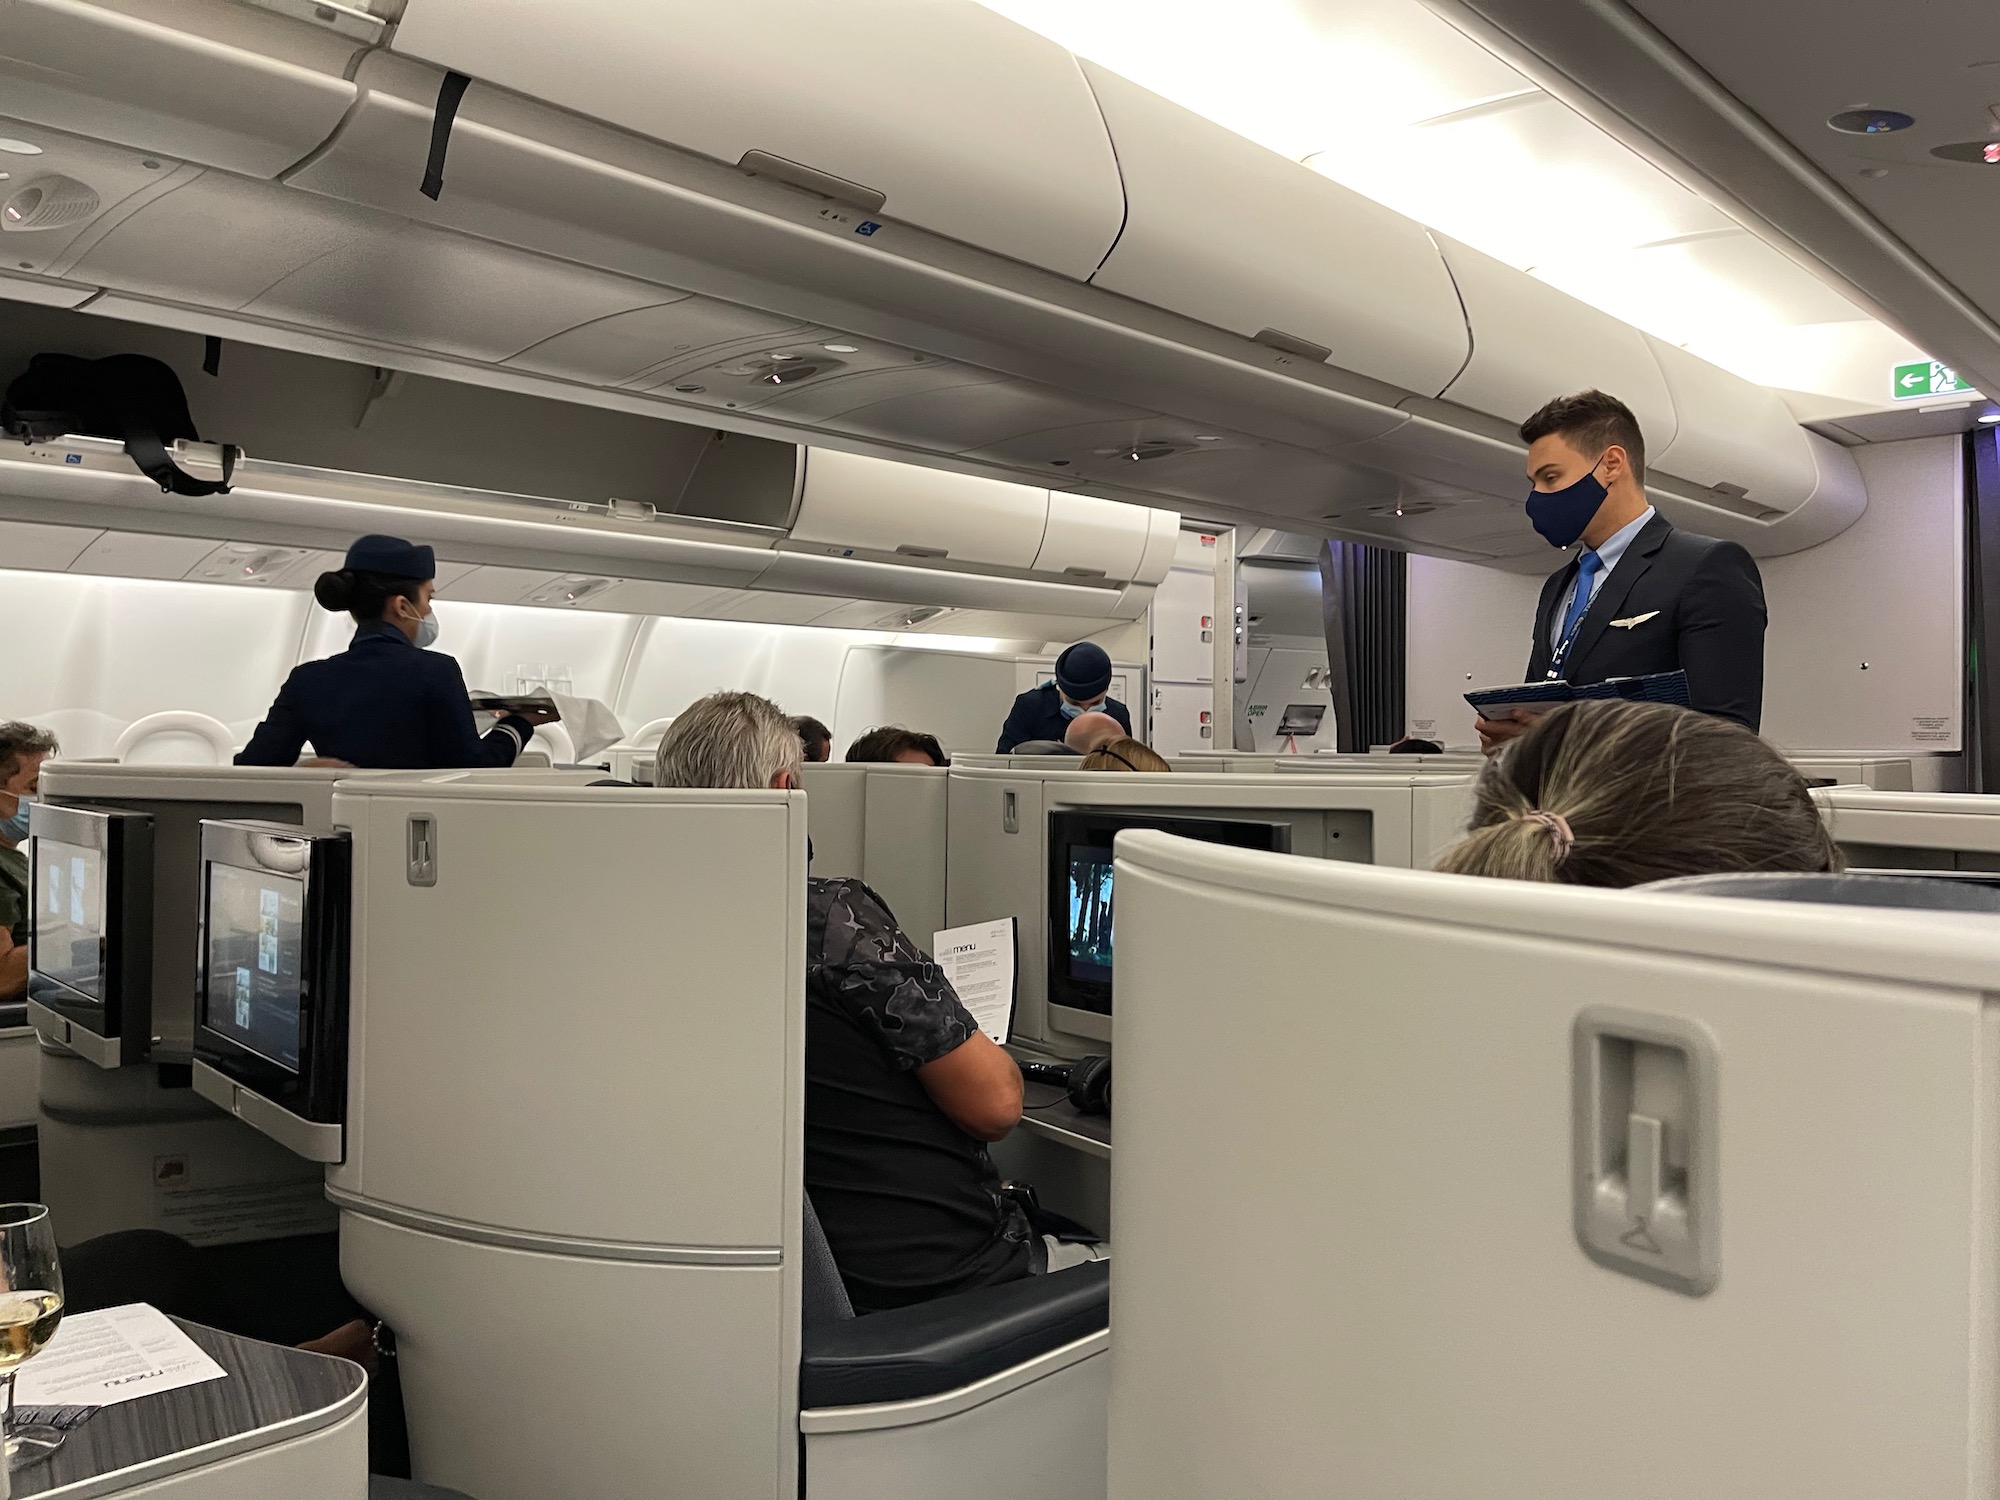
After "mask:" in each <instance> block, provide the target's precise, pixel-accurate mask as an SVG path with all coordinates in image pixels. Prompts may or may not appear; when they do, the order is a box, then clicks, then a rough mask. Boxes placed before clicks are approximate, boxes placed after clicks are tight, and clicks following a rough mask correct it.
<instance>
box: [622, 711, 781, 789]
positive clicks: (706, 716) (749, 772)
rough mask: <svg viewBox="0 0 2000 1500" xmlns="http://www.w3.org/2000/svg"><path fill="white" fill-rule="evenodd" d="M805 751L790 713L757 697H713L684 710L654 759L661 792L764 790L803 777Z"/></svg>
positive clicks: (655, 778)
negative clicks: (781, 779) (784, 776)
mask: <svg viewBox="0 0 2000 1500" xmlns="http://www.w3.org/2000/svg"><path fill="white" fill-rule="evenodd" d="M804 758H805V749H804V747H803V746H802V745H801V744H800V743H799V732H798V731H797V730H796V729H794V728H793V727H792V721H791V718H790V716H789V715H787V714H786V712H785V711H784V710H783V709H782V708H780V707H778V705H777V704H775V703H773V702H771V700H770V699H768V698H760V697H758V696H757V695H756V694H755V693H712V694H710V695H709V696H708V697H706V698H703V699H701V700H699V701H698V702H695V703H692V704H690V705H688V707H687V708H685V709H684V710H682V712H681V714H680V715H679V717H677V718H676V719H675V720H674V722H673V724H672V725H671V726H670V727H669V728H668V730H667V732H666V733H665V734H664V735H662V736H661V737H660V748H659V750H658V752H657V753H656V754H655V755H654V757H653V784H654V785H655V786H685V787H723V788H731V787H734V788H745V789H752V790H761V789H763V788H765V787H768V786H770V784H771V783H772V782H773V781H774V780H776V779H777V777H778V776H779V775H780V774H781V773H783V772H786V771H790V772H791V773H792V776H793V778H794V779H795V780H796V778H797V777H798V775H799V771H800V767H801V763H802V762H803V761H804Z"/></svg>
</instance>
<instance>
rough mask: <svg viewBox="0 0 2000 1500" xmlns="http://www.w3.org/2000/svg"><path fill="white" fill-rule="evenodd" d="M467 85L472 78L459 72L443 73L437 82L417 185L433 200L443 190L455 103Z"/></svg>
mask: <svg viewBox="0 0 2000 1500" xmlns="http://www.w3.org/2000/svg"><path fill="white" fill-rule="evenodd" d="M471 86H472V80H471V79H470V78H467V77H466V76H465V75H464V74H463V73H447V74H445V75H444V82H443V83H440V84H439V85H438V97H437V112H436V113H435V114H433V115H432V116H431V154H430V159H429V160H428V161H427V162H425V163H424V180H423V182H422V183H421V184H420V185H419V186H418V188H417V191H418V192H420V193H422V194H423V195H424V196H425V197H426V198H428V199H430V200H431V202H433V203H435V202H437V200H438V195H439V194H440V193H442V192H443V191H444V157H445V153H446V152H447V151H449V150H450V149H451V127H452V122H453V121H455V120H457V119H458V106H459V105H460V104H461V103H463V102H464V100H465V91H466V90H467V89H468V88H470V87H471Z"/></svg>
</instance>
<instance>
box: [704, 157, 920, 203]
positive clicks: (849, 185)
mask: <svg viewBox="0 0 2000 1500" xmlns="http://www.w3.org/2000/svg"><path fill="white" fill-rule="evenodd" d="M736 165H737V166H738V167H740V168H742V169H743V170H744V171H745V172H748V173H749V174H750V175H751V176H752V177H768V178H770V179H771V180H772V181H773V182H782V183H784V184H785V185H786V186H787V187H795V188H798V189H799V190H800V191H801V192H806V193H811V194H813V195H814V196H815V197H819V198H831V199H832V200H833V201H834V202H835V203H846V204H851V205H852V206H853V207H855V208H858V209H860V210H861V211H862V212H863V213H865V214H877V213H880V212H881V211H882V205H883V204H885V203H887V202H888V201H889V195H888V194H887V193H880V192H877V191H876V190H875V189H874V188H872V187H863V186H862V185H861V184H860V183H858V182H849V181H848V180H847V179H846V178H845V177H836V176H834V175H833V174H832V173H831V172H822V171H820V170H819V168H817V167H809V166H806V165H805V164H804V163H803V162H796V161H787V160H786V159H785V158H784V157H782V156H773V155H771V153H770V152H768V151H745V152H744V153H743V156H742V158H741V159H740V160H739V161H738V162H737V163H736Z"/></svg>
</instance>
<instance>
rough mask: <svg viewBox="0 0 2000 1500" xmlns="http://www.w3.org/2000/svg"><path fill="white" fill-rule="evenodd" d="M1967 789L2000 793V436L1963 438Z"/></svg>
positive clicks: (1989, 431) (1984, 433) (1988, 432)
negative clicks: (1964, 455)
mask: <svg viewBox="0 0 2000 1500" xmlns="http://www.w3.org/2000/svg"><path fill="white" fill-rule="evenodd" d="M1965 531H1966V538H1965V540H1966V554H1967V561H1968V562H1969V564H1970V566H1969V567H1967V569H1966V576H1965V585H1966V600H1965V780H1966V790H1967V791H1972V792H2000V432H1996V431H1995V430H1994V429H1993V428H1991V427H1981V428H1978V429H1977V430H1975V431H1973V432H1971V433H1968V434H1967V435H1966V465H1965Z"/></svg>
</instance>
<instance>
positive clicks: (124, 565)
mask: <svg viewBox="0 0 2000 1500" xmlns="http://www.w3.org/2000/svg"><path fill="white" fill-rule="evenodd" d="M214 550H215V543H214V541H212V540H211V539H209V538H207V537H198V536H135V535H132V534H130V533H126V532H118V531H107V532H105V533H103V534H102V535H101V536H99V537H98V538H97V540H96V541H94V542H92V543H91V544H90V545H89V546H88V547H86V548H84V549H83V551H82V552H80V553H78V554H77V557H76V560H75V561H74V562H72V563H71V564H70V566H69V571H70V572H72V573H97V574H100V575H102V576H104V577H107V578H185V577H187V575H188V570H189V569H191V568H193V567H194V566H195V565H196V564H197V563H199V562H200V561H201V560H202V559H203V558H204V557H207V556H208V555H209V554H210V553H211V552H213V551H214Z"/></svg>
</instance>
